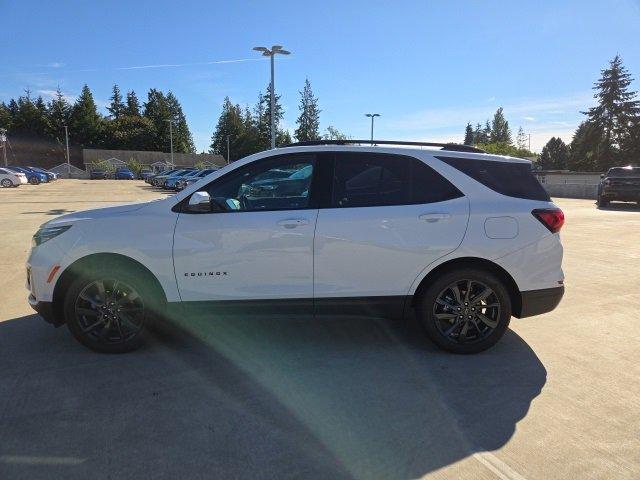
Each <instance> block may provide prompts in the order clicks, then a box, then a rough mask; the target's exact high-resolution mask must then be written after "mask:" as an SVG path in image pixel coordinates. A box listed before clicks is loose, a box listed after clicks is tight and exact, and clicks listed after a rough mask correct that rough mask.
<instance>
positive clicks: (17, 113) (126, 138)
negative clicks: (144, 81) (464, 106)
mask: <svg viewBox="0 0 640 480" xmlns="http://www.w3.org/2000/svg"><path fill="white" fill-rule="evenodd" d="M107 111H108V112H109V114H108V115H106V116H105V115H102V114H101V113H100V112H98V108H97V105H96V102H95V100H94V98H93V94H92V93H91V90H90V89H89V87H88V86H87V85H84V86H83V87H82V91H81V93H80V95H79V96H78V98H77V99H76V100H75V102H73V103H71V102H69V100H68V99H67V97H66V96H65V95H64V94H63V93H62V91H61V90H60V88H58V89H57V90H56V93H55V94H54V96H53V98H52V99H51V100H50V101H49V102H45V101H44V99H43V98H42V96H38V97H35V98H34V97H33V96H32V95H31V92H30V91H29V90H26V91H25V94H24V95H21V96H20V97H18V98H17V99H11V100H10V101H9V102H8V103H5V102H2V103H0V127H1V128H6V129H7V130H8V131H9V132H10V135H11V137H18V138H23V139H47V140H53V141H55V142H57V143H59V144H63V143H64V142H65V130H64V127H65V125H66V126H67V127H68V130H69V141H70V143H71V144H72V145H74V146H79V147H83V148H106V149H115V150H158V151H168V150H169V144H170V138H169V122H168V120H170V121H171V122H172V126H171V128H172V130H173V149H174V151H175V152H182V153H192V152H195V146H194V143H193V138H192V136H191V132H190V131H189V127H188V125H187V120H186V118H185V115H184V113H183V111H182V106H181V105H180V102H179V101H178V99H177V98H176V97H175V95H174V94H173V93H172V92H168V93H166V94H165V93H163V92H162V91H160V90H157V89H154V88H152V89H150V90H149V92H148V94H147V101H146V102H143V103H142V104H141V103H140V101H139V100H138V97H137V95H136V93H135V92H134V91H133V90H130V91H129V92H127V93H126V96H125V97H123V95H122V93H121V92H120V88H119V87H118V85H114V86H113V91H112V95H111V97H110V103H109V105H108V106H107Z"/></svg>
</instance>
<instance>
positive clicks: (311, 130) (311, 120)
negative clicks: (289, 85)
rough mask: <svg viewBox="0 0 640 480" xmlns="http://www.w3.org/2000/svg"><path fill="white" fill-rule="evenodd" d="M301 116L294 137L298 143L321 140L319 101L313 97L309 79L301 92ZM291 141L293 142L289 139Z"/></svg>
mask: <svg viewBox="0 0 640 480" xmlns="http://www.w3.org/2000/svg"><path fill="white" fill-rule="evenodd" d="M298 108H299V109H300V116H299V117H298V120H297V121H296V124H297V125H298V128H296V130H295V132H294V135H295V137H296V140H297V141H298V142H305V141H309V140H319V139H320V112H321V110H320V109H319V108H318V99H317V98H316V97H315V96H314V95H313V91H312V90H311V83H310V82H309V79H308V78H307V79H306V80H305V82H304V88H303V89H302V91H301V92H300V106H299V107H298ZM289 140H291V139H290V138H289Z"/></svg>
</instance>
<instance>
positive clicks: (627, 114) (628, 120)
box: [583, 55, 640, 171]
mask: <svg viewBox="0 0 640 480" xmlns="http://www.w3.org/2000/svg"><path fill="white" fill-rule="evenodd" d="M632 80H633V79H632V78H631V74H629V73H628V72H627V69H626V68H625V67H624V65H623V64H622V59H621V58H620V56H619V55H616V56H615V57H614V59H613V60H611V62H609V68H606V69H604V70H602V71H601V77H600V79H599V80H598V81H597V82H596V83H595V85H594V87H593V89H594V90H596V93H595V94H594V98H595V99H596V100H597V101H598V104H597V105H596V106H595V107H592V108H590V109H589V110H588V111H587V112H583V113H585V114H586V115H587V117H588V122H589V123H590V124H592V125H594V126H595V127H597V128H598V130H599V131H602V133H603V137H604V138H603V139H602V141H601V142H600V143H599V147H598V149H597V151H596V152H595V153H596V156H595V163H596V167H597V168H598V169H599V170H602V171H604V170H607V169H608V168H610V167H612V166H615V165H616V164H617V163H618V162H619V161H620V160H621V159H620V158H619V157H620V147H621V146H623V145H628V140H627V137H629V136H630V135H631V134H632V130H633V126H634V125H635V123H636V121H637V119H638V116H640V102H639V101H638V100H637V99H636V92H634V91H630V90H629V86H630V85H631V82H632Z"/></svg>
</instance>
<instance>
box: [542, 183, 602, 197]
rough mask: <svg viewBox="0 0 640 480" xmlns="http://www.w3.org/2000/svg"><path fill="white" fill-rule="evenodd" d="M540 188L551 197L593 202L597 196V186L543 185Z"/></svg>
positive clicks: (581, 184)
mask: <svg viewBox="0 0 640 480" xmlns="http://www.w3.org/2000/svg"><path fill="white" fill-rule="evenodd" d="M542 186H543V187H544V189H545V190H546V191H547V193H548V194H549V195H551V196H552V197H560V198H585V199H589V200H595V199H596V198H597V196H598V186H597V185H585V184H583V183H556V184H553V183H551V184H550V183H543V184H542Z"/></svg>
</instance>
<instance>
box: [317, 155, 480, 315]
mask: <svg viewBox="0 0 640 480" xmlns="http://www.w3.org/2000/svg"><path fill="white" fill-rule="evenodd" d="M332 176H333V179H332V186H331V195H330V197H331V198H330V200H329V205H327V206H328V208H321V209H320V211H319V214H318V220H317V226H316V235H315V241H314V260H315V263H314V299H315V303H316V310H317V311H318V312H319V313H322V312H323V310H324V309H323V306H331V305H334V306H335V305H343V306H345V308H346V306H347V304H348V303H350V302H353V303H354V304H356V305H360V306H365V308H366V306H367V305H372V306H373V305H375V304H376V303H379V304H380V305H387V304H388V302H391V304H393V305H396V306H398V307H399V308H400V306H401V303H402V302H403V301H404V296H405V295H407V293H408V291H409V289H410V286H411V284H412V282H413V281H414V279H415V278H416V277H417V276H418V274H419V273H420V272H421V271H422V270H423V269H424V268H425V266H427V265H429V264H430V263H432V262H433V261H435V260H437V259H438V258H440V257H442V256H443V255H446V254H448V253H450V252H452V251H453V250H455V249H456V248H457V247H458V246H459V245H460V243H461V241H462V238H463V236H464V232H465V228H466V225H467V221H468V217H469V206H468V200H467V198H465V197H464V196H463V194H462V193H461V192H460V191H459V190H458V189H457V188H456V187H455V186H454V185H452V184H451V183H450V182H449V181H447V180H446V179H445V178H444V177H442V176H441V175H440V174H438V173H437V172H436V171H435V170H433V169H432V168H430V167H429V166H427V165H426V164H425V163H424V162H422V161H421V160H418V159H416V158H414V157H410V156H405V155H394V154H382V153H364V152H339V153H336V155H335V159H334V169H333V175H332ZM338 298H340V299H342V300H343V301H342V302H341V301H337V299H338ZM340 308H342V307H340Z"/></svg>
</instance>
